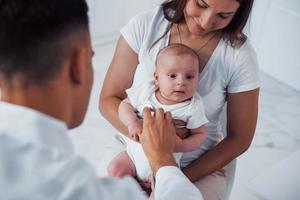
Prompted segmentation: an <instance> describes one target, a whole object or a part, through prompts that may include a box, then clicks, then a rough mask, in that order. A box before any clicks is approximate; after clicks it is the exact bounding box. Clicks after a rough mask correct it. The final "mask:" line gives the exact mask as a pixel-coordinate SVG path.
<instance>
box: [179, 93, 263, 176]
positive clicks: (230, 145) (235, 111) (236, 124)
mask: <svg viewBox="0 0 300 200" xmlns="http://www.w3.org/2000/svg"><path fill="white" fill-rule="evenodd" d="M258 95H259V89H255V90H251V91H247V92H240V93H231V94H227V137H226V138H225V139H224V140H222V141H221V142H220V143H219V144H218V145H217V146H215V147H214V148H213V149H211V150H209V151H207V152H206V153H204V154H203V155H201V156H200V157H199V158H198V159H196V160H195V161H193V162H192V163H191V164H190V165H188V166H187V167H186V168H184V169H183V172H184V174H185V175H186V176H187V177H188V178H189V179H190V180H191V181H192V182H194V181H197V180H199V179H201V178H203V177H204V176H206V175H209V174H211V173H212V172H214V171H216V170H218V169H221V168H222V167H224V166H225V165H226V164H228V163H229V162H230V161H231V160H233V159H235V158H236V157H238V156H239V155H240V154H242V153H243V152H244V151H246V150H247V149H248V148H249V146H250V144H251V141H252V138H253V135H254V132H255V128H256V122H257V113H258Z"/></svg>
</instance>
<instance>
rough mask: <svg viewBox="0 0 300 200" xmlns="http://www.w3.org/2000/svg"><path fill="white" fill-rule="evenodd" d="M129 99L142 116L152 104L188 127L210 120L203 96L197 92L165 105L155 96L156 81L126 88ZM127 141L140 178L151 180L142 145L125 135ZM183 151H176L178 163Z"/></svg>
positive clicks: (196, 126) (197, 125) (129, 153)
mask: <svg viewBox="0 0 300 200" xmlns="http://www.w3.org/2000/svg"><path fill="white" fill-rule="evenodd" d="M126 92H127V95H128V99H129V101H130V103H131V105H132V106H133V107H134V108H135V109H136V111H137V112H138V115H139V116H141V115H142V112H143V108H144V106H145V105H151V107H152V108H154V109H156V108H163V109H164V111H169V112H171V113H172V118H173V119H180V120H183V121H185V122H186V123H187V125H186V127H187V128H188V129H195V128H199V127H200V126H202V125H204V124H206V123H207V122H208V120H207V118H206V116H205V114H204V113H205V111H204V104H203V102H202V99H201V96H200V95H199V94H198V93H197V92H196V93H195V94H194V96H193V97H192V99H191V100H187V101H185V102H181V103H177V104H173V105H163V104H161V103H160V102H158V100H157V99H156V97H155V86H154V81H146V82H145V83H144V84H142V85H140V86H139V87H135V88H130V89H127V90H126ZM123 138H124V139H125V141H126V142H127V153H128V155H129V157H130V158H131V160H132V161H133V163H134V165H135V167H136V174H137V177H138V178H139V179H140V180H149V178H151V176H152V172H151V168H150V165H149V162H148V160H147V157H146V156H145V154H144V151H143V148H142V145H141V144H140V143H138V142H135V141H133V140H131V139H129V138H127V137H125V136H123ZM181 156H182V153H174V157H175V160H176V162H177V164H178V165H179V164H180V162H179V161H180V158H181Z"/></svg>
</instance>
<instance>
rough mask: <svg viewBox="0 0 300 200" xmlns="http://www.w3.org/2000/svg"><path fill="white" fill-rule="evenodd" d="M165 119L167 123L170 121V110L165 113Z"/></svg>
mask: <svg viewBox="0 0 300 200" xmlns="http://www.w3.org/2000/svg"><path fill="white" fill-rule="evenodd" d="M165 119H166V120H167V122H168V123H172V114H171V113H170V112H166V113H165Z"/></svg>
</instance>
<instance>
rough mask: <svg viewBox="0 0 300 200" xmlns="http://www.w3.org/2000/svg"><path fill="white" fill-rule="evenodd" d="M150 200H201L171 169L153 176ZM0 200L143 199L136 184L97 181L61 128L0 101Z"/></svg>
mask: <svg viewBox="0 0 300 200" xmlns="http://www.w3.org/2000/svg"><path fill="white" fill-rule="evenodd" d="M155 195H156V199H190V200H193V199H202V196H201V193H200V192H199V190H198V189H197V188H195V186H193V184H192V183H191V182H190V181H189V180H188V179H187V178H186V177H185V176H184V175H183V174H182V172H181V171H180V170H179V169H178V168H177V167H172V166H168V167H162V168H160V169H159V170H158V172H157V174H156V188H155ZM0 199H5V200H14V199H16V200H17V199H18V200H19V199H39V200H43V199H70V200H76V199H88V200H90V199H97V200H99V199H109V200H113V199H116V200H119V199H122V200H123V199H124V200H126V199H128V200H134V199H136V200H142V199H147V198H146V197H145V196H144V195H143V194H142V192H141V190H140V188H139V186H138V185H137V183H136V182H135V181H134V180H133V179H132V178H130V177H126V178H124V179H120V180H117V179H113V178H102V179H99V178H98V177H97V175H96V172H95V170H94V169H93V168H92V167H91V166H90V165H89V164H88V163H87V162H86V161H85V160H84V159H82V158H80V157H79V156H77V155H75V154H74V152H73V147H72V143H71V140H70V138H69V137H68V135H67V127H66V125H65V123H63V122H62V121H59V120H57V119H54V118H52V117H50V116H47V115H45V114H42V113H40V112H37V111H35V110H32V109H29V108H26V107H22V106H18V105H13V104H9V103H4V102H0Z"/></svg>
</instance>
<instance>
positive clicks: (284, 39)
mask: <svg viewBox="0 0 300 200" xmlns="http://www.w3.org/2000/svg"><path fill="white" fill-rule="evenodd" d="M159 2H161V0H113V1H104V0H88V4H89V6H90V24H91V32H92V39H93V44H94V45H101V44H104V43H107V42H111V41H115V40H116V39H117V37H118V36H119V30H120V28H121V27H122V26H123V25H125V24H126V23H127V22H128V20H129V19H130V18H131V17H132V16H133V15H135V14H137V13H138V12H140V11H143V10H147V9H151V8H152V7H154V6H155V5H157V4H158V3H159ZM249 31H250V33H249V34H248V35H249V37H250V39H251V40H252V41H253V43H254V46H255V49H256V50H257V54H258V59H259V64H260V69H261V70H262V71H263V72H265V73H267V74H269V75H271V76H273V77H275V78H276V79H278V80H280V81H282V82H284V83H285V84H287V85H289V86H291V87H293V88H295V89H297V90H298V91H300V78H298V76H300V61H298V59H299V58H300V51H299V49H300V0H255V4H254V9H253V12H252V16H251V22H250V26H249V27H248V28H247V32H249Z"/></svg>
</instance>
